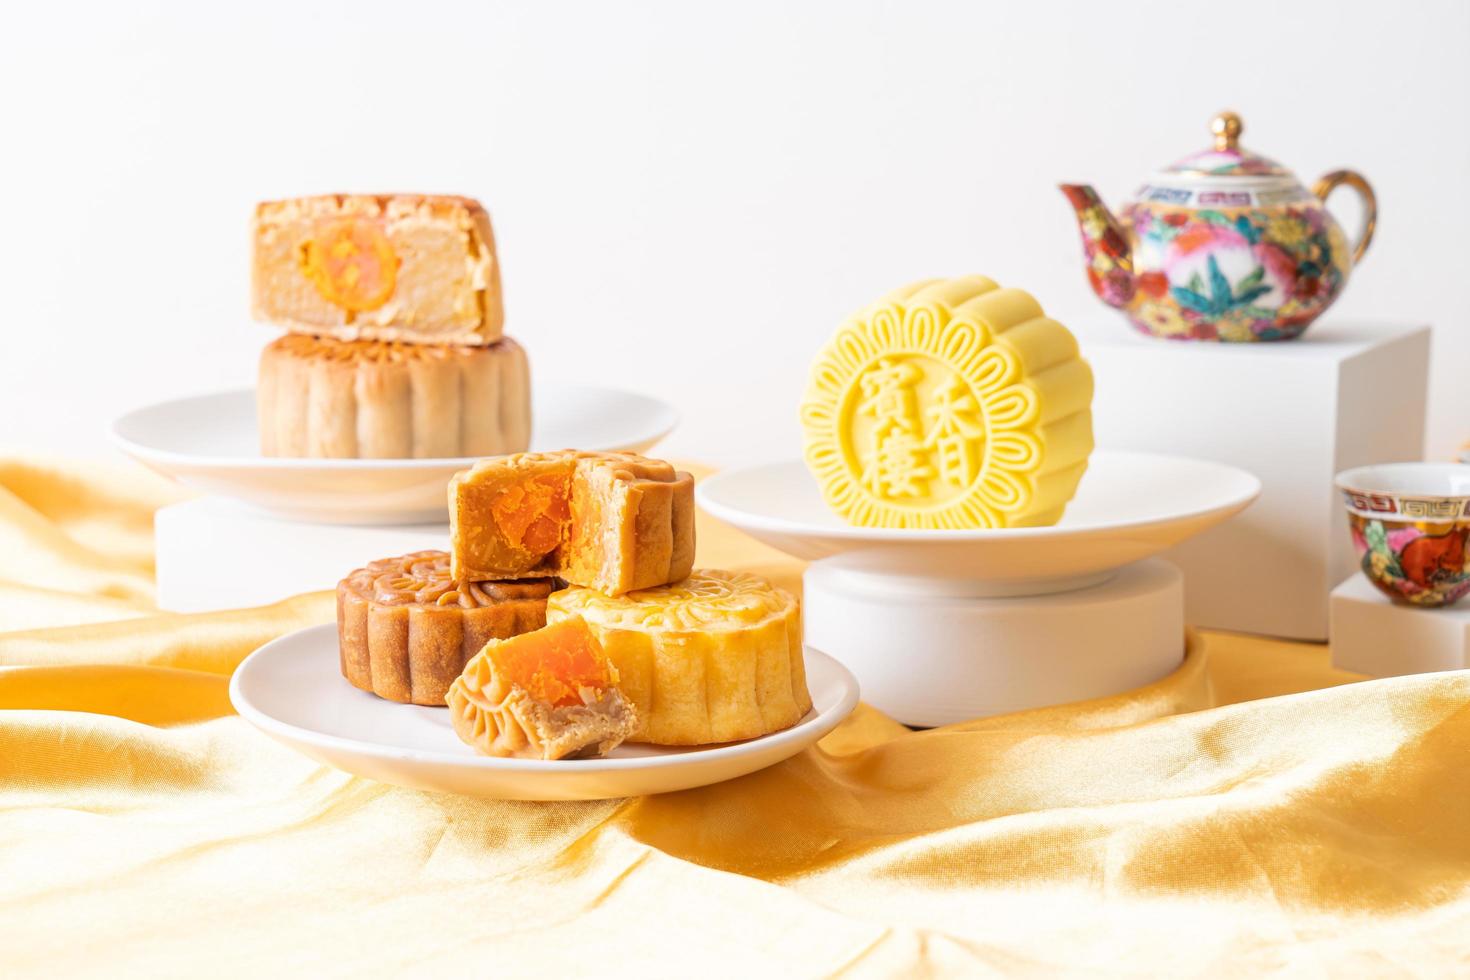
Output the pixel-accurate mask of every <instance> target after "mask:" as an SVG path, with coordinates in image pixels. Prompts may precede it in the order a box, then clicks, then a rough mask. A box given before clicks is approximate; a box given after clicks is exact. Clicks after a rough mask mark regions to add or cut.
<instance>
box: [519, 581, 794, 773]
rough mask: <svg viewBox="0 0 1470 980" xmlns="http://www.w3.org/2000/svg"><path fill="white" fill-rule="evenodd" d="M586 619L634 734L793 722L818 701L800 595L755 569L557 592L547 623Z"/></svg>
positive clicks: (703, 734)
mask: <svg viewBox="0 0 1470 980" xmlns="http://www.w3.org/2000/svg"><path fill="white" fill-rule="evenodd" d="M573 618H580V619H583V620H585V621H586V623H587V626H588V627H589V628H591V630H592V632H593V633H594V634H596V636H597V638H598V639H599V640H600V641H601V642H602V648H603V650H604V651H605V652H606V653H607V656H608V659H610V660H611V661H612V663H613V665H614V666H616V667H617V670H618V676H619V677H620V678H621V679H620V680H619V682H618V687H619V689H620V690H622V692H623V694H624V695H625V696H626V697H627V698H628V700H630V701H632V702H633V706H634V707H635V708H637V709H638V729H637V731H636V732H634V734H633V735H632V736H631V737H630V738H629V741H633V742H652V743H656V744H660V745H702V744H705V743H709V742H733V741H736V740H738V739H745V738H755V737H756V736H759V735H766V734H769V733H771V732H775V731H780V730H781V729H783V728H790V727H791V726H792V725H794V724H796V723H797V722H798V721H800V720H801V719H802V717H803V716H804V715H805V714H806V713H807V712H808V711H810V710H811V707H812V699H811V695H810V694H809V693H808V692H807V686H806V664H805V661H804V660H803V659H802V649H801V611H800V607H799V605H798V603H797V601H796V598H795V597H794V596H793V595H791V594H790V593H789V592H786V591H784V590H782V589H778V588H776V587H775V586H774V585H772V584H771V583H770V582H768V581H766V580H765V579H763V578H761V577H760V576H758V575H749V574H746V573H743V572H724V571H714V570H700V571H696V572H694V574H692V575H691V576H689V578H687V579H685V580H684V581H682V582H679V583H676V584H674V585H667V586H663V587H660V588H655V589H643V590H640V591H637V592H629V593H628V594H627V595H622V596H618V597H616V598H613V597H609V596H606V595H603V594H602V593H600V592H597V591H595V590H593V589H585V588H571V589H566V590H564V591H561V592H557V593H555V594H553V595H552V597H551V599H550V601H549V602H548V603H547V606H546V619H547V622H548V623H553V624H555V623H559V622H562V621H564V620H567V619H573Z"/></svg>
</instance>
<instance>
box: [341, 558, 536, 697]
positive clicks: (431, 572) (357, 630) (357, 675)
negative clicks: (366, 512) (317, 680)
mask: <svg viewBox="0 0 1470 980" xmlns="http://www.w3.org/2000/svg"><path fill="white" fill-rule="evenodd" d="M559 584H560V583H557V582H554V581H552V580H551V579H525V580H522V581H519V582H477V583H473V584H468V583H467V584H456V583H455V581H454V580H453V579H451V578H450V577H449V555H448V554H447V553H445V552H443V551H416V552H414V553H413V554H409V555H403V556H402V557H399V558H382V559H379V560H378V561H374V562H370V563H368V565H367V566H366V567H364V568H359V569H357V570H356V571H354V572H352V573H350V574H349V575H348V576H347V577H346V578H344V579H343V580H342V581H341V582H339V583H338V584H337V639H338V648H339V650H340V651H341V660H342V676H343V677H346V678H347V680H348V681H349V682H350V683H351V684H352V686H353V687H358V688H361V689H362V690H364V691H371V692H372V693H373V694H376V695H377V696H378V697H380V698H385V699H387V700H389V701H401V702H405V703H411V704H430V705H442V704H443V703H444V695H445V694H446V693H448V691H449V685H450V684H452V683H453V682H454V679H455V678H456V677H458V676H459V674H460V672H461V671H462V670H464V665H465V664H466V663H468V662H469V659H470V658H471V657H473V656H474V655H475V654H476V653H478V652H479V651H480V649H481V648H482V647H484V645H485V644H486V643H488V642H489V641H490V640H493V639H503V638H505V637H510V636H516V635H518V634H520V633H525V632H528V631H530V630H536V629H540V628H541V627H542V626H544V625H546V597H547V596H549V595H550V594H551V592H552V590H554V589H555V588H556V587H557V586H558V585H559Z"/></svg>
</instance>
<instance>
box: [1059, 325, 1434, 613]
mask: <svg viewBox="0 0 1470 980" xmlns="http://www.w3.org/2000/svg"><path fill="white" fill-rule="evenodd" d="M1079 339H1080V340H1081V343H1082V350H1083V354H1084V355H1085V356H1086V357H1087V358H1088V360H1090V361H1091V362H1092V368H1093V372H1094V374H1095V375H1096V378H1097V395H1096V397H1095V399H1094V401H1093V425H1094V430H1095V432H1096V436H1097V444H1098V446H1099V447H1102V448H1106V449H1133V450H1146V451H1154V452H1167V453H1178V454H1180V455H1185V456H1195V457H1199V458H1202V459H1212V460H1216V461H1218V462H1222V463H1230V464H1233V465H1235V466H1239V467H1241V468H1243V469H1246V470H1249V471H1250V472H1252V473H1254V474H1256V476H1258V477H1260V479H1261V482H1262V484H1263V485H1264V488H1263V491H1262V493H1261V497H1260V499H1259V500H1257V501H1256V503H1255V504H1254V505H1252V506H1251V507H1250V508H1249V509H1247V510H1246V511H1245V512H1244V513H1243V514H1241V515H1240V516H1239V517H1236V518H1235V519H1234V520H1231V521H1229V522H1227V523H1225V524H1223V525H1221V526H1220V527H1217V528H1215V529H1213V530H1210V531H1206V532H1205V533H1203V534H1201V535H1199V536H1198V537H1195V538H1192V539H1190V540H1189V541H1186V542H1185V543H1183V544H1181V545H1179V546H1178V547H1176V548H1174V549H1172V550H1171V551H1169V552H1168V553H1167V554H1166V556H1165V557H1167V558H1169V560H1171V561H1173V562H1174V563H1176V564H1177V565H1178V566H1179V567H1180V568H1181V569H1183V571H1184V575H1185V582H1186V588H1185V593H1186V610H1187V615H1188V618H1189V621H1190V623H1191V624H1192V625H1195V626H1204V627H1214V628H1218V629H1230V630H1240V631H1243V632H1248V633H1263V634H1267V635H1271V636H1283V637H1292V638H1296V639H1304V640H1324V639H1326V638H1327V630H1328V609H1327V599H1328V594H1329V592H1330V591H1331V589H1332V587H1333V586H1334V585H1336V584H1337V583H1338V582H1340V581H1342V580H1343V578H1345V577H1346V576H1347V575H1348V574H1349V573H1351V572H1352V571H1353V570H1354V569H1355V568H1356V558H1355V556H1354V554H1353V550H1352V542H1351V540H1350V539H1349V537H1348V530H1347V519H1346V517H1345V512H1344V510H1343V506H1342V503H1341V501H1340V500H1339V499H1338V495H1337V493H1336V492H1335V491H1334V490H1333V487H1332V478H1333V476H1334V475H1335V474H1337V473H1338V472H1339V471H1341V470H1345V469H1348V468H1350V467H1353V466H1361V465H1365V464H1368V463H1387V462H1401V461H1408V460H1417V459H1420V458H1422V456H1423V451H1424V415H1425V388H1426V385H1427V383H1428V375H1429V328H1428V327H1427V326H1403V325H1390V324H1374V325H1365V324H1348V323H1332V322H1328V323H1320V324H1317V325H1315V326H1313V327H1312V328H1311V329H1310V330H1308V331H1307V332H1306V334H1305V335H1304V336H1303V337H1302V338H1301V339H1300V340H1294V341H1283V342H1280V343H1245V344H1227V343H1207V342H1201V341H1165V340H1157V339H1154V338H1151V337H1144V336H1142V335H1140V334H1138V333H1136V332H1135V331H1133V330H1132V329H1131V328H1129V327H1128V326H1127V325H1126V324H1125V323H1123V322H1122V321H1121V320H1108V321H1104V322H1098V323H1095V324H1091V325H1089V326H1088V328H1087V329H1084V330H1082V331H1079Z"/></svg>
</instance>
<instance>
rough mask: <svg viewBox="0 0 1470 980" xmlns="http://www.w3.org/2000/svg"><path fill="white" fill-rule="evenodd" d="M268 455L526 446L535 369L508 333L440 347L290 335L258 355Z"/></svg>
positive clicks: (437, 453)
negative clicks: (489, 340) (477, 343)
mask: <svg viewBox="0 0 1470 980" xmlns="http://www.w3.org/2000/svg"><path fill="white" fill-rule="evenodd" d="M256 411H257V413H258V415H259V426H260V451H261V454H262V455H264V456H314V457H322V458H330V459H410V458H427V457H451V456H489V455H496V454H499V453H513V452H520V451H521V450H523V449H525V448H526V444H527V442H528V441H529V440H530V438H531V390H530V369H529V367H528V366H527V363H526V353H525V351H523V350H522V349H521V347H520V345H519V344H517V343H516V342H515V341H514V340H511V339H510V338H509V337H505V338H503V339H501V340H500V341H499V342H498V343H495V344H493V345H491V346H489V347H437V346H428V345H420V344H396V343H387V342H384V341H377V340H351V341H348V340H333V339H332V338H330V337H308V336H306V335H304V334H287V335H285V336H284V337H280V338H278V339H277V340H276V341H275V342H273V343H271V344H270V345H269V346H267V347H266V349H265V350H264V351H263V352H262V353H261V355H260V382H259V385H258V387H257V389H256Z"/></svg>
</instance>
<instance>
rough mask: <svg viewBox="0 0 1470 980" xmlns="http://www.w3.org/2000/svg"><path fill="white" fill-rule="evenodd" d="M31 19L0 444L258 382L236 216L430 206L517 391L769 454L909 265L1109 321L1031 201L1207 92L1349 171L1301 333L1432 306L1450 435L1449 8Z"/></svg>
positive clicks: (1465, 266)
mask: <svg viewBox="0 0 1470 980" xmlns="http://www.w3.org/2000/svg"><path fill="white" fill-rule="evenodd" d="M14 9H15V8H12V10H13V11H14ZM22 9H24V11H25V12H24V13H16V12H12V13H10V14H8V15H6V17H5V21H4V22H3V23H0V149H3V153H0V186H3V188H4V207H3V210H0V295H3V307H0V310H3V312H0V316H3V319H0V331H3V338H4V343H3V346H0V449H46V450H54V451H59V452H78V453H92V452H105V451H106V448H105V442H104V439H103V436H102V430H103V426H104V424H105V422H106V421H107V420H108V419H109V418H110V417H111V416H112V415H114V414H116V413H117V412H119V411H121V410H123V409H126V408H129V407H132V406H135V405H138V404H141V403H145V402H148V401H152V400H156V399H159V398H162V397H167V396H174V395H182V394H190V393H201V392H207V391H211V390H214V389H217V388H220V387H224V386H244V385H249V384H251V383H252V382H253V377H254V372H255V358H256V356H257V353H258V351H259V349H260V348H261V347H262V346H263V345H264V344H265V343H266V342H267V341H268V340H269V339H270V338H271V337H272V336H273V334H272V333H271V331H270V330H269V329H268V328H266V327H263V326H258V325H254V324H252V323H251V322H250V321H249V319H248V316H247V287H248V267H247V259H248V251H247V249H248V239H247V235H246V231H247V222H248V219H249V215H250V211H251V206H252V204H253V203H254V202H255V201H256V200H258V199H262V198H270V197H277V196H286V195H296V194H305V193H312V192H321V191H337V190H362V191H377V190H426V191H445V192H456V193H464V194H470V195H473V196H476V197H479V198H480V199H481V200H483V201H484V202H485V203H486V205H487V206H488V207H489V209H490V211H491V213H492V215H493V219H494V223H495V229H496V233H497V236H498V238H499V244H500V251H501V256H502V259H503V266H504V275H505V288H506V303H507V315H508V321H507V326H508V329H509V331H510V332H511V333H512V334H513V335H515V336H517V337H518V338H520V339H521V340H522V342H523V343H524V344H525V345H526V346H527V347H528V348H529V350H530V352H531V355H532V359H533V363H534V365H535V371H536V376H537V377H538V378H540V379H543V380H547V379H558V380H565V381H589V382H592V381H597V382H604V383H609V384H616V385H623V386H628V387H633V388H639V389H643V390H646V391H649V392H651V393H655V394H658V395H661V396H663V397H665V398H668V399H670V400H672V401H673V402H675V403H677V404H678V405H679V406H680V408H681V409H682V410H683V412H684V414H685V423H684V425H683V427H682V428H681V429H680V431H679V432H678V433H677V434H676V435H675V437H674V438H672V439H671V440H670V441H669V442H668V443H666V444H665V450H666V451H667V453H668V454H669V455H679V456H682V457H686V458H688V457H695V458H703V459H706V460H709V461H712V462H732V461H740V460H753V459H762V458H774V457H779V456H789V455H795V454H796V453H797V451H798V430H797V425H796V421H795V405H796V402H797V400H798V398H799V395H800V390H801V387H802V382H803V378H804V374H805V370H806V366H807V362H808V361H809V359H810V357H811V356H812V354H813V353H814V352H815V351H816V349H817V347H818V346H819V345H820V343H821V342H822V340H823V339H824V338H825V337H826V335H827V334H828V333H829V332H830V331H831V330H832V329H833V328H834V327H835V326H836V325H837V324H838V322H839V321H840V320H841V319H842V317H843V316H844V315H846V314H847V313H849V312H850V311H852V310H854V309H856V308H858V307H860V306H862V305H863V304H865V303H866V302H867V301H869V300H871V299H873V298H875V297H877V296H878V295H880V294H881V293H883V292H885V291H886V290H887V289H889V288H891V287H893V286H896V285H899V284H902V283H904V282H906V281H908V280H911V279H915V278H920V277H928V276H942V275H953V274H959V273H965V272H982V273H985V274H988V275H990V276H992V277H993V278H996V279H997V280H999V281H1001V282H1002V283H1004V284H1007V285H1017V286H1021V287H1023V288H1025V289H1028V290H1030V291H1031V292H1033V293H1035V294H1036V295H1037V296H1038V297H1039V298H1040V299H1041V300H1042V302H1043V303H1044V304H1045V305H1046V306H1047V308H1048V311H1049V312H1051V313H1052V314H1053V315H1056V316H1057V317H1058V318H1060V319H1062V320H1063V321H1064V322H1068V321H1071V322H1079V321H1081V320H1083V319H1086V318H1094V319H1096V318H1103V319H1104V320H1106V321H1107V322H1109V323H1112V324H1114V325H1115V327H1116V329H1118V330H1125V329H1127V328H1126V327H1125V325H1124V324H1123V322H1122V320H1121V319H1119V318H1117V315H1116V314H1114V313H1113V312H1112V311H1110V310H1107V309H1106V308H1104V307H1101V306H1100V305H1099V304H1098V303H1097V302H1096V301H1095V300H1094V299H1093V298H1092V296H1091V294H1090V293H1089V292H1088V290H1087V287H1086V284H1085V281H1084V278H1083V274H1082V265H1081V260H1080V246H1079V244H1078V242H1077V239H1076V233H1075V230H1074V225H1073V222H1072V216H1071V212H1070V210H1069V208H1068V207H1067V205H1066V203H1065V201H1064V200H1063V198H1062V196H1061V194H1060V193H1059V192H1058V191H1057V190H1056V189H1055V186H1054V185H1055V183H1056V182H1057V181H1058V180H1060V179H1071V180H1088V181H1091V182H1093V183H1094V184H1096V185H1097V186H1098V188H1099V189H1100V190H1101V191H1102V192H1103V194H1104V197H1105V198H1107V199H1108V200H1109V201H1110V202H1112V203H1115V204H1116V203H1118V202H1119V201H1120V200H1121V199H1122V198H1123V197H1124V196H1125V195H1126V194H1127V193H1128V192H1130V191H1131V190H1132V189H1133V187H1134V186H1135V185H1136V184H1137V182H1138V181H1139V179H1141V178H1142V177H1143V176H1144V175H1145V173H1146V172H1147V171H1148V170H1150V169H1152V168H1153V167H1155V166H1158V165H1163V164H1165V163H1168V162H1170V161H1171V160H1173V159H1175V158H1177V157H1179V156H1182V155H1184V154H1185V153H1187V152H1190V151H1193V150H1195V149H1198V148H1201V147H1203V146H1204V145H1206V144H1207V142H1208V138H1209V134H1208V123H1209V119H1210V117H1211V115H1212V114H1213V113H1214V112H1215V111H1216V110H1218V109H1221V108H1224V107H1227V106H1228V107H1234V108H1236V109H1238V110H1239V111H1240V112H1241V113H1242V114H1243V115H1244V117H1245V120H1246V127H1247V129H1246V135H1245V138H1244V142H1245V143H1246V144H1247V145H1249V146H1251V147H1253V148H1256V149H1258V150H1260V151H1262V152H1264V153H1266V154H1268V155H1270V156H1273V157H1276V158H1277V159H1280V160H1282V161H1284V162H1285V163H1286V164H1287V165H1288V166H1291V167H1293V168H1295V169H1296V170H1297V171H1298V172H1299V173H1300V175H1301V176H1302V178H1303V179H1304V180H1305V181H1308V182H1310V181H1311V180H1313V179H1315V177H1316V176H1317V175H1318V174H1320V173H1321V172H1323V171H1325V170H1328V169H1332V168H1335V167H1339V166H1351V167H1355V168H1357V169H1359V170H1360V171H1362V172H1363V173H1364V174H1366V175H1367V176H1368V177H1369V178H1370V179H1371V180H1372V181H1373V183H1374V184H1375V185H1376V187H1377V190H1378V194H1379V199H1380V205H1381V221H1380V226H1379V237H1378V240H1377V242H1376V243H1375V245H1374V247H1373V249H1372V250H1371V251H1370V252H1369V254H1368V256H1367V259H1366V261H1365V263H1364V265H1363V266H1362V267H1361V269H1360V270H1358V272H1357V273H1355V275H1354V277H1353V279H1352V281H1351V282H1350V284H1349V286H1348V289H1347V292H1346V295H1345V298H1344V299H1343V300H1342V301H1341V302H1340V303H1339V304H1338V306H1337V308H1336V309H1335V310H1334V311H1333V314H1329V315H1337V316H1343V317H1353V318H1362V317H1370V318H1371V317H1377V318H1390V317H1398V318H1408V319H1413V320H1428V321H1431V322H1433V323H1434V324H1435V327H1436V331H1435V348H1434V355H1433V356H1434V365H1433V384H1432V390H1431V399H1432V406H1433V407H1432V411H1431V418H1430V442H1429V450H1430V452H1431V453H1433V454H1436V455H1441V454H1444V453H1447V452H1449V451H1450V450H1451V449H1452V448H1453V447H1454V446H1456V445H1458V444H1459V443H1461V442H1463V441H1465V440H1466V439H1467V438H1470V388H1467V386H1466V385H1465V384H1464V382H1463V378H1464V376H1465V371H1464V365H1465V364H1466V363H1467V356H1470V232H1467V231H1466V224H1467V221H1470V214H1467V197H1466V193H1465V192H1466V188H1467V185H1470V55H1467V50H1470V4H1467V3H1466V2H1464V0H1419V2H1401V3H1393V4H1389V3H1383V2H1372V0H1352V2H1347V0H1336V2H1310V3H1308V2H1298V3H1285V2H1281V0H1274V2H1260V0H1232V2H1231V3H1224V4H1222V3H1198V4H1188V3H1182V2H1178V0H1175V2H1149V3H1134V4H1127V3H1096V2H1068V3H1059V2H1057V3H1015V2H1007V3H988V4H980V3H973V4H959V3H914V2H908V3H872V2H844V3H835V2H834V3H805V4H801V3H752V2H747V0H742V2H739V3H734V2H727V3H721V4H695V3H682V4H681V3H657V4H653V3H636V4H613V3H606V4H591V3H586V4H566V3H535V4H533V3H500V4H469V3H465V4H430V3H409V2H399V3H391V4H389V3H371V2H363V0H355V2H347V3H315V4H308V3H301V2H297V3H267V2H252V3H238V4H228V5H225V4H212V3H194V4H185V3H179V4H176V5H161V6H155V5H149V4H135V3H128V4H110V5H101V4H99V5H97V6H77V5H62V4H56V5H43V4H32V5H27V6H26V7H25V8H22ZM1348 196H1349V195H1347V194H1344V195H1343V197H1344V198H1347V197H1348ZM1333 206H1334V208H1335V209H1336V210H1337V211H1338V213H1339V214H1340V215H1341V216H1342V217H1343V218H1344V219H1345V223H1346V224H1347V226H1348V227H1349V229H1350V230H1351V229H1354V228H1355V227H1356V212H1355V211H1354V210H1353V209H1352V208H1351V206H1350V202H1349V201H1347V200H1343V201H1339V200H1338V199H1337V198H1336V197H1334V201H1333ZM1241 397H1242V398H1249V397H1250V392H1248V391H1243V392H1242V393H1241ZM1383 397H1385V398H1393V397H1395V393H1394V392H1392V391H1385V392H1383ZM1176 410H1177V411H1178V413H1179V415H1180V424H1184V425H1187V424H1188V417H1189V414H1190V413H1191V412H1194V411H1199V412H1209V411H1223V410H1228V406H1211V405H1200V406H1180V407H1178V408H1177V409H1176Z"/></svg>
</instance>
